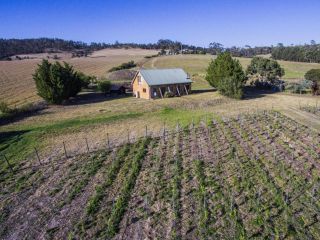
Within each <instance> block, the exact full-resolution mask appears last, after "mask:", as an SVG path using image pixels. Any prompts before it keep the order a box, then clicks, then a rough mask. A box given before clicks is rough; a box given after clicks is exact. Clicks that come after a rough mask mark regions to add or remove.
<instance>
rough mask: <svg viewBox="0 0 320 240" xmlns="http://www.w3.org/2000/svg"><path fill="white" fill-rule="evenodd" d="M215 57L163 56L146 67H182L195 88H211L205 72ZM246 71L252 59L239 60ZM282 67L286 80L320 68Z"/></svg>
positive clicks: (298, 64) (312, 65)
mask: <svg viewBox="0 0 320 240" xmlns="http://www.w3.org/2000/svg"><path fill="white" fill-rule="evenodd" d="M213 58H214V56H210V55H183V56H181V55H176V56H163V57H158V58H155V59H153V60H152V61H148V62H147V63H146V64H145V65H144V66H145V67H151V68H152V67H155V68H166V67H182V68H183V69H185V70H186V71H187V72H188V73H190V74H191V75H192V76H193V77H194V81H195V83H194V88H195V89H201V88H203V87H209V85H208V84H207V82H206V81H205V80H204V76H205V71H206V68H207V67H208V64H209V62H210V60H211V59H213ZM237 59H238V60H239V61H240V63H241V65H242V66H243V68H244V69H246V68H247V66H248V65H249V64H250V61H251V59H250V58H237ZM278 62H279V63H280V65H281V67H283V68H284V70H285V76H284V77H283V79H285V80H296V79H303V78H304V74H305V73H306V72H307V71H308V70H310V69H312V68H320V64H319V63H301V62H288V61H278Z"/></svg>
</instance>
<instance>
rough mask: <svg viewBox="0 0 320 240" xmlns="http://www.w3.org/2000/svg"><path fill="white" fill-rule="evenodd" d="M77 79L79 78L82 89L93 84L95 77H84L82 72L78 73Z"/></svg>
mask: <svg viewBox="0 0 320 240" xmlns="http://www.w3.org/2000/svg"><path fill="white" fill-rule="evenodd" d="M78 77H79V78H80V81H81V87H82V88H88V86H89V84H90V83H94V82H95V81H96V79H97V77H96V76H90V75H86V74H84V73H83V72H78Z"/></svg>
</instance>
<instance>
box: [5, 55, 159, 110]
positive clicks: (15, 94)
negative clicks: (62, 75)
mask: <svg viewBox="0 0 320 240" xmlns="http://www.w3.org/2000/svg"><path fill="white" fill-rule="evenodd" d="M155 53H157V51H154V50H142V49H128V50H125V49H116V50H115V49H106V50H101V51H97V52H95V53H94V54H93V55H92V56H90V57H87V58H70V57H69V56H67V55H66V59H61V60H66V61H67V62H68V63H70V64H72V65H73V66H74V67H75V68H76V70H81V71H83V72H84V73H87V74H93V75H96V76H98V77H100V76H104V75H105V74H106V73H107V71H108V70H109V69H110V68H111V67H114V66H116V65H119V64H121V63H123V62H126V61H130V60H134V61H136V62H140V61H144V60H145V59H144V56H146V55H152V54H155ZM28 56H29V57H31V58H32V57H35V59H26V60H20V61H19V60H15V61H0V101H6V102H8V103H9V104H10V105H21V104H24V103H27V102H34V101H36V100H38V99H39V97H38V96H37V94H36V89H35V84H34V81H33V79H32V74H33V73H34V71H35V69H36V66H37V64H38V63H40V62H41V57H45V56H44V55H43V54H29V55H28Z"/></svg>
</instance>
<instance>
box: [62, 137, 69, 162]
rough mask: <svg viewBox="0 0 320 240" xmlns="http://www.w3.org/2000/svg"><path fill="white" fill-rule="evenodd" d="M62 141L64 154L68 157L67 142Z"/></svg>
mask: <svg viewBox="0 0 320 240" xmlns="http://www.w3.org/2000/svg"><path fill="white" fill-rule="evenodd" d="M62 143H63V149H64V155H65V156H66V158H68V154H67V149H66V144H65V143H64V141H63V142H62Z"/></svg>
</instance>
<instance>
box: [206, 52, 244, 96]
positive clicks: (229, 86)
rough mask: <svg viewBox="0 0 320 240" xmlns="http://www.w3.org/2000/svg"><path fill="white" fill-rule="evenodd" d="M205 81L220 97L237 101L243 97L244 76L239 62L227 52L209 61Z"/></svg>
mask: <svg viewBox="0 0 320 240" xmlns="http://www.w3.org/2000/svg"><path fill="white" fill-rule="evenodd" d="M206 80H207V81H208V82H209V84H210V85H211V86H213V87H215V88H217V89H218V91H219V92H220V93H221V94H222V95H225V96H228V97H232V98H237V99H240V98H242V96H243V87H244V84H245V81H246V76H245V74H244V72H243V70H242V67H241V65H240V62H239V61H238V60H235V59H232V57H231V54H230V53H228V52H226V53H222V54H219V55H218V57H217V58H216V59H215V60H212V61H211V63H210V64H209V67H208V69H207V74H206Z"/></svg>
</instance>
